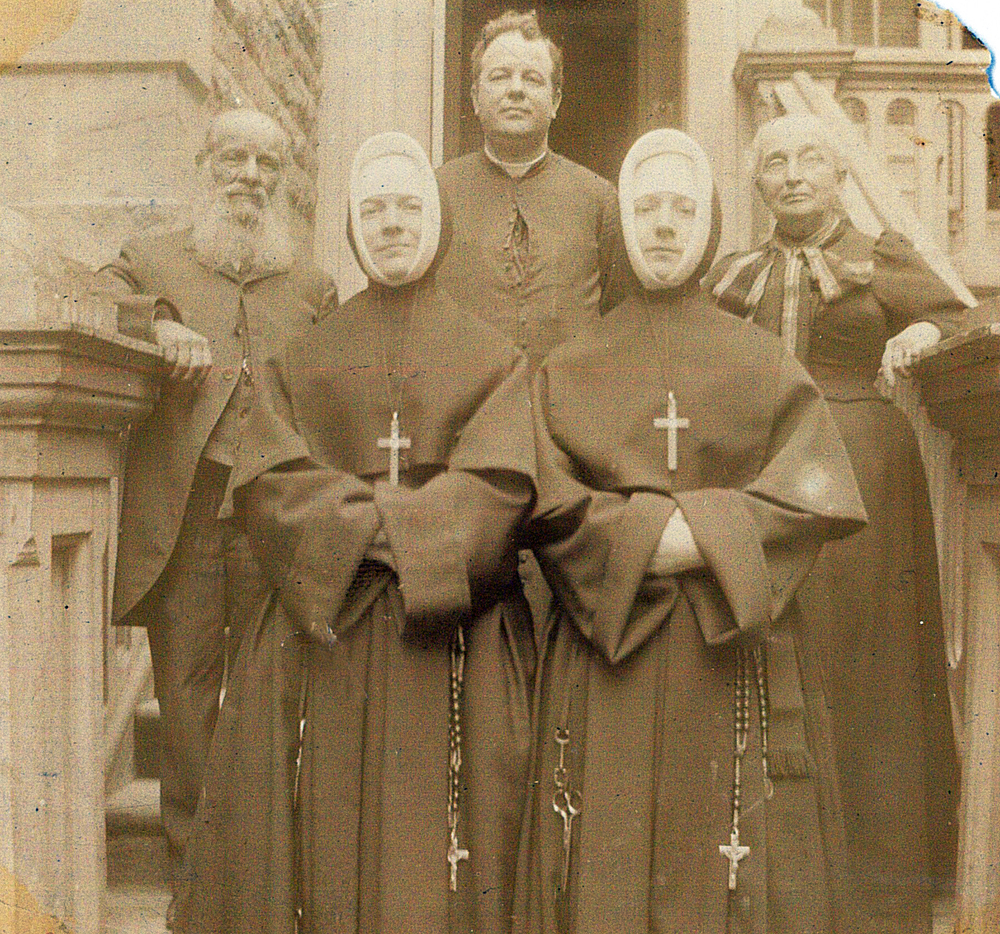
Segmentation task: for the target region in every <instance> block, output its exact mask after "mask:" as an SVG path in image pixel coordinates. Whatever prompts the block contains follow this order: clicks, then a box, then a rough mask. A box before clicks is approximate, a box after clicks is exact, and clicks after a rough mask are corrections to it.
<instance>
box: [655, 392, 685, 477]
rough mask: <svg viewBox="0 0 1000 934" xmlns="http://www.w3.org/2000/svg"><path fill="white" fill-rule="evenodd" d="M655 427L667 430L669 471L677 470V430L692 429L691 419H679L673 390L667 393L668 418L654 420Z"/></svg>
mask: <svg viewBox="0 0 1000 934" xmlns="http://www.w3.org/2000/svg"><path fill="white" fill-rule="evenodd" d="M653 427H654V428H658V429H663V428H666V429H667V470H670V471H674V470H676V469H677V429H678V428H690V427H691V420H690V419H689V418H678V417H677V399H676V398H675V397H674V391H673V390H672V389H671V390H670V392H668V393H667V417H666V418H654V419H653Z"/></svg>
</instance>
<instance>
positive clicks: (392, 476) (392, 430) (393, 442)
mask: <svg viewBox="0 0 1000 934" xmlns="http://www.w3.org/2000/svg"><path fill="white" fill-rule="evenodd" d="M411 443H412V442H411V441H410V439H409V438H400V436H399V412H393V413H392V421H391V422H390V423H389V437H388V438H379V439H378V446H379V447H380V448H382V449H385V448H388V449H389V483H390V484H391V485H392V486H399V452H400V449H402V450H406V449H408V448H409V447H410V445H411Z"/></svg>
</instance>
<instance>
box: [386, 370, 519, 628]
mask: <svg viewBox="0 0 1000 934" xmlns="http://www.w3.org/2000/svg"><path fill="white" fill-rule="evenodd" d="M526 373H527V369H526V363H525V361H524V360H523V358H521V357H520V356H518V357H516V360H515V362H514V364H513V365H512V367H511V368H510V370H509V371H508V374H507V376H506V377H505V378H504V379H502V380H501V381H500V383H499V384H498V385H497V386H496V387H494V388H493V390H492V391H491V392H490V393H489V394H488V395H487V397H486V398H485V399H484V400H483V401H482V403H481V404H480V406H479V407H478V409H477V411H476V412H475V413H474V415H473V416H472V418H471V419H470V420H469V421H468V422H467V423H466V425H465V426H464V427H463V429H462V432H461V439H460V441H459V442H458V444H457V445H456V447H455V449H454V450H453V451H452V453H451V457H450V459H449V462H448V464H447V465H446V468H445V469H444V470H443V471H441V472H439V473H438V474H437V475H435V476H434V477H433V478H431V479H430V480H428V481H427V482H426V483H424V484H422V485H421V486H419V487H416V488H409V487H405V486H396V487H393V486H391V485H389V484H388V483H385V482H384V481H379V482H377V483H376V484H375V505H376V508H377V510H378V514H379V518H380V521H381V523H382V526H383V528H384V529H385V533H386V536H387V538H388V541H389V547H390V549H391V551H392V554H393V558H394V560H395V567H396V571H397V574H398V576H399V589H400V592H401V594H402V597H403V604H404V608H405V611H406V624H405V625H406V628H407V629H408V630H409V631H410V632H430V631H434V630H438V629H440V628H442V627H444V628H445V629H448V628H450V627H452V626H454V625H455V623H456V621H457V619H458V617H460V616H467V615H469V614H476V613H477V612H478V611H479V610H481V609H485V608H486V607H487V606H488V605H490V604H491V603H492V602H494V600H495V599H496V595H497V594H498V593H500V592H502V591H503V590H504V589H505V588H506V586H508V584H509V582H510V580H512V579H513V577H514V575H515V574H516V557H517V542H518V539H519V531H520V526H521V523H522V521H523V519H524V516H525V514H526V513H527V512H528V510H529V509H530V508H531V505H532V503H533V502H534V496H535V482H534V478H535V451H534V443H533V434H532V428H531V420H530V402H529V396H528V389H527V375H526Z"/></svg>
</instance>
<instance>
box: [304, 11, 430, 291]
mask: <svg viewBox="0 0 1000 934" xmlns="http://www.w3.org/2000/svg"><path fill="white" fill-rule="evenodd" d="M443 3H444V0H360V2H354V0H330V2H327V3H324V4H323V5H322V7H321V9H322V14H323V19H322V26H323V88H324V90H323V100H322V107H321V113H320V121H319V127H320V129H319V159H320V166H319V203H318V207H317V211H316V262H317V265H318V266H319V267H320V268H322V269H325V270H327V271H328V272H330V273H331V274H332V275H333V276H334V277H335V279H336V281H337V287H338V289H339V290H340V295H341V298H342V299H343V298H347V297H349V296H350V295H353V294H354V293H355V292H357V291H359V290H360V289H361V288H363V287H364V284H365V279H364V276H363V275H362V273H361V270H360V269H359V268H358V266H357V264H356V263H355V262H354V257H353V254H352V253H351V250H350V247H349V246H348V245H347V235H346V230H347V227H346V224H347V183H348V179H349V177H350V172H351V163H352V161H353V159H354V153H355V152H356V151H357V148H358V146H359V145H360V144H361V143H362V142H363V141H364V140H365V139H367V138H368V137H369V136H371V135H372V134H374V133H382V132H385V131H387V130H399V131H402V132H403V133H408V134H409V135H410V136H412V137H413V138H414V139H415V140H416V141H417V142H418V143H420V145H421V146H423V147H424V150H425V151H426V152H427V155H428V157H432V156H433V154H434V153H435V151H436V150H437V149H438V148H439V147H438V146H435V145H434V129H435V128H434V125H433V123H434V117H433V115H434V113H436V112H440V111H441V108H440V107H438V108H436V109H435V107H434V103H435V95H434V87H435V84H438V85H440V83H441V80H442V76H441V74H440V68H438V69H437V70H435V65H436V63H438V64H439V62H438V60H439V59H440V56H441V54H442V46H441V43H440V42H439V43H437V46H436V47H435V42H434V39H435V34H436V33H435V27H436V29H437V35H438V37H439V38H440V33H441V30H442V29H443V17H441V16H440V15H439V14H440V12H441V9H443ZM435 48H437V51H436V52H435ZM439 90H440V89H439ZM439 103H440V102H439ZM439 119H440V118H439Z"/></svg>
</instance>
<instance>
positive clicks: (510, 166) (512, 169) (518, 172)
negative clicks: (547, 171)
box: [483, 142, 549, 178]
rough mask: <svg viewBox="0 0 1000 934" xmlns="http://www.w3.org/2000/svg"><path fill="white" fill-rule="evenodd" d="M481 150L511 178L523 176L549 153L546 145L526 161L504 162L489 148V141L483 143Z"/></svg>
mask: <svg viewBox="0 0 1000 934" xmlns="http://www.w3.org/2000/svg"><path fill="white" fill-rule="evenodd" d="M483 152H485V153H486V158H487V159H489V160H490V162H492V163H493V164H494V165H495V166H497V167H499V168H501V169H503V170H504V171H505V172H506V173H507V174H508V175H509V176H510V177H511V178H524V176H525V175H527V174H528V173H529V172H530V171H531V170H532V169H533V168H534V167H535V166H536V165H538V163H539V162H541V161H542V159H544V158H545V157H546V156H547V155H548V154H549V147H548V146H546V147H545V148H544V149H543V150H542V151H541V153H540V154H539V155H537V156H535V158H534V159H531V160H530V161H528V162H504V160H503V159H501V158H500V157H499V156H497V155H495V154H494V153H493V151H492V150H491V149H490V144H489V142H484V143H483Z"/></svg>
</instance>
